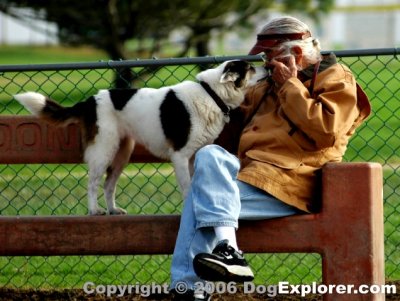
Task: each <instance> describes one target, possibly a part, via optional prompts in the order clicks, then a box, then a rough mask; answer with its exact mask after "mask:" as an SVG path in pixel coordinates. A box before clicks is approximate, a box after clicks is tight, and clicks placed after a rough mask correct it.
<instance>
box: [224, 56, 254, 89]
mask: <svg viewBox="0 0 400 301" xmlns="http://www.w3.org/2000/svg"><path fill="white" fill-rule="evenodd" d="M252 68H253V69H254V67H253V66H252V65H251V64H250V63H248V62H246V61H240V60H238V61H232V62H229V63H228V64H226V66H225V68H224V71H223V73H226V72H232V73H237V74H238V75H239V77H238V79H237V80H235V86H236V87H238V88H240V87H241V86H242V81H243V80H244V79H245V78H246V74H247V72H248V71H249V70H250V69H252Z"/></svg>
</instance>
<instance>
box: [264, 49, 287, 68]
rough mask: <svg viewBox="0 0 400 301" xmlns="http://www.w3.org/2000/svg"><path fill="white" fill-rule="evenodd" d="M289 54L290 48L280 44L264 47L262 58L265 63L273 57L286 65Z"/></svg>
mask: <svg viewBox="0 0 400 301" xmlns="http://www.w3.org/2000/svg"><path fill="white" fill-rule="evenodd" d="M290 55H291V54H290V49H288V48H287V47H284V46H281V45H278V46H276V47H272V48H265V49H264V59H265V61H266V63H267V64H268V63H269V62H270V61H272V60H273V59H274V60H276V61H278V62H281V63H283V64H285V65H286V64H287V60H288V59H289V56H290Z"/></svg>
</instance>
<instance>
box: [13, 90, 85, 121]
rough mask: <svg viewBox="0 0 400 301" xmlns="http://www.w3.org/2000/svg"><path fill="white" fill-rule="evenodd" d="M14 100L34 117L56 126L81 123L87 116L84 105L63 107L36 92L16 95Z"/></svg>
mask: <svg viewBox="0 0 400 301" xmlns="http://www.w3.org/2000/svg"><path fill="white" fill-rule="evenodd" d="M14 98H15V99H16V100H17V101H18V102H19V103H20V104H22V105H23V106H24V107H25V108H26V109H27V110H28V111H29V112H31V113H32V114H33V115H35V116H37V117H39V118H42V119H45V120H47V121H49V122H51V123H55V124H68V123H75V122H79V120H80V119H81V118H82V117H83V114H85V110H82V109H84V108H82V105H83V104H84V103H77V104H76V105H74V106H72V107H63V106H62V105H60V104H58V103H57V102H55V101H54V100H52V99H50V98H48V97H46V96H44V95H42V94H40V93H36V92H26V93H22V94H17V95H14Z"/></svg>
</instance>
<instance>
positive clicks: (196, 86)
mask: <svg viewBox="0 0 400 301" xmlns="http://www.w3.org/2000/svg"><path fill="white" fill-rule="evenodd" d="M264 73H265V71H264V68H262V67H254V66H252V65H251V64H250V63H248V62H246V61H242V60H233V61H226V62H224V63H222V64H221V65H219V66H217V67H216V68H214V69H207V70H205V71H202V72H200V73H198V74H197V76H196V78H197V80H198V82H194V81H184V82H181V83H178V84H176V85H173V86H167V87H162V88H159V89H154V88H140V89H110V90H99V92H98V93H97V94H96V95H94V96H91V97H89V98H88V99H87V100H86V101H83V102H79V103H77V104H75V105H74V106H72V107H63V106H61V105H60V104H58V103H57V102H55V101H54V100H51V99H50V98H48V97H46V96H44V95H42V94H39V93H36V92H26V93H22V94H17V95H15V96H14V98H15V99H16V100H17V101H18V102H20V103H21V104H22V105H23V106H24V107H25V108H26V109H27V110H29V111H30V112H31V113H32V114H33V115H36V116H38V117H39V118H43V119H45V120H47V121H49V122H51V123H55V124H58V125H66V124H68V123H80V124H81V126H82V129H83V135H82V140H83V141H82V144H83V147H84V161H85V162H86V163H87V164H88V168H89V183H88V205H89V206H88V207H89V214H90V215H102V214H106V213H108V214H126V211H125V210H124V209H122V208H119V207H117V206H116V204H115V189H116V183H117V180H118V178H119V176H120V174H121V173H122V170H123V168H124V166H125V165H126V164H127V163H128V161H129V158H130V156H131V154H132V152H133V149H134V146H135V143H139V144H142V145H143V146H144V147H145V148H147V149H148V150H149V151H150V152H151V153H152V154H153V155H155V156H157V157H160V158H163V159H167V160H170V161H171V162H172V163H173V166H174V170H175V174H176V177H177V181H178V184H179V186H180V189H181V192H182V194H183V196H186V194H187V191H188V188H189V185H190V181H191V177H190V168H189V160H190V158H191V157H192V156H193V155H194V153H195V152H196V151H197V150H198V149H199V148H201V147H202V146H204V145H207V144H210V143H212V142H213V141H214V140H215V139H216V138H217V137H218V135H219V134H220V133H221V131H222V129H223V127H224V125H225V123H226V122H228V121H229V111H230V110H232V109H234V108H236V107H238V106H239V105H240V104H241V103H242V102H243V100H244V98H245V93H246V91H247V89H248V88H249V87H251V86H252V85H254V84H255V83H256V82H257V81H258V80H259V79H261V78H263V77H264V75H265V74H264ZM105 173H106V180H105V182H104V196H105V199H106V202H107V212H106V211H104V210H103V209H102V208H101V207H99V206H98V201H97V193H98V186H99V184H100V181H101V179H102V176H103V175H104V174H105Z"/></svg>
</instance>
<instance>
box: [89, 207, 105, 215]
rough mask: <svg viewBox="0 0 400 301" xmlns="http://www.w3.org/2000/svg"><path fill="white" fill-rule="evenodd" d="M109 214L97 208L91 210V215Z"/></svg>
mask: <svg viewBox="0 0 400 301" xmlns="http://www.w3.org/2000/svg"><path fill="white" fill-rule="evenodd" d="M106 214H107V212H106V211H105V210H104V209H103V208H96V209H95V210H89V215H106Z"/></svg>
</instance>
